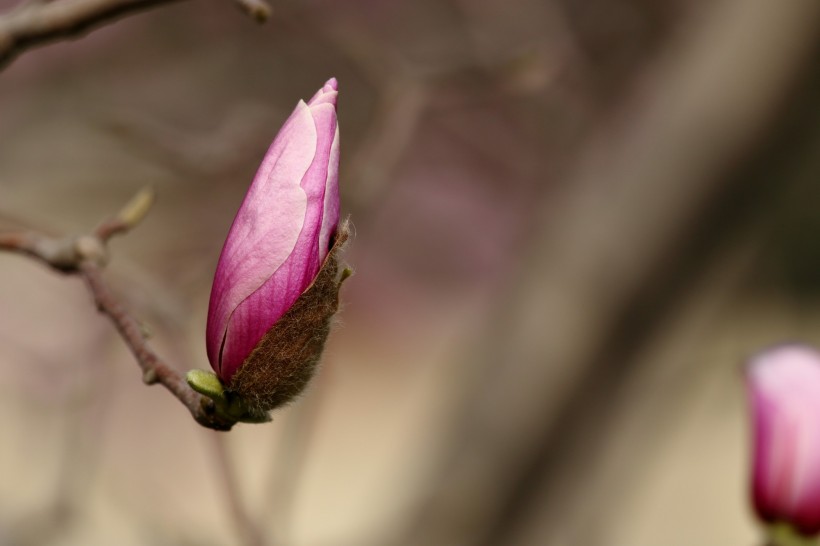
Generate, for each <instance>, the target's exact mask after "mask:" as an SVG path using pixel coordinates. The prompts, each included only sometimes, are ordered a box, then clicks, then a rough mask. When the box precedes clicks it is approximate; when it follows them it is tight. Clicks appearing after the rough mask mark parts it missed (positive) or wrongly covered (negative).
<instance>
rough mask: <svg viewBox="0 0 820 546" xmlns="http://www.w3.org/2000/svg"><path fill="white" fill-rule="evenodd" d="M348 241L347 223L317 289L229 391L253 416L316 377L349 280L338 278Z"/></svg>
mask: <svg viewBox="0 0 820 546" xmlns="http://www.w3.org/2000/svg"><path fill="white" fill-rule="evenodd" d="M349 237H350V228H349V226H348V222H347V221H345V222H343V223H342V224H341V225H340V226H339V230H338V232H337V234H336V239H335V241H334V243H333V247H332V248H331V249H330V252H329V253H328V255H327V258H325V262H324V264H322V268H321V269H320V270H319V274H318V275H317V276H316V279H315V280H314V281H313V284H311V285H310V286H309V287H308V288H307V289H306V290H305V291H304V292H303V293H302V295H301V296H299V298H298V299H297V300H296V302H295V303H294V304H293V305H292V306H291V308H290V309H288V311H287V312H286V313H285V314H284V315H282V318H280V319H279V320H278V321H277V322H276V324H274V325H273V327H272V328H271V329H270V330H268V332H267V333H266V334H265V336H264V337H263V338H262V339H261V340H260V341H259V343H258V344H257V345H256V347H255V348H254V349H253V351H251V354H249V355H248V357H247V358H246V359H245V362H243V364H242V366H240V367H239V370H237V372H236V373H234V375H233V377H232V378H231V381H230V383H229V384H226V385H225V390H226V391H227V393H228V394H236V395H238V396H239V398H240V399H241V400H242V402H243V404H244V405H245V406H246V407H247V408H248V409H249V410H250V411H251V412H252V413H254V414H257V415H262V414H265V413H266V412H267V411H269V410H272V409H274V408H277V407H279V406H281V405H283V404H285V403H287V402H288V401H290V400H291V399H292V398H293V397H294V396H296V395H297V394H299V393H300V392H302V390H304V388H305V386H306V385H307V383H308V381H309V380H310V378H311V377H312V376H313V373H314V371H315V370H316V364H317V363H318V362H319V358H320V357H321V356H322V351H323V350H324V347H325V341H326V340H327V336H328V334H329V333H330V321H331V318H332V317H333V315H334V314H335V313H336V311H337V310H338V309H339V288H340V287H341V285H342V282H343V281H344V279H345V278H346V275H345V274H341V275H340V273H339V258H338V254H339V251H340V249H341V248H342V247H343V246H344V243H345V241H347V239H348V238H349Z"/></svg>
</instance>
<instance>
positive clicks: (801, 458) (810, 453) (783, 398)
mask: <svg viewBox="0 0 820 546" xmlns="http://www.w3.org/2000/svg"><path fill="white" fill-rule="evenodd" d="M746 382H747V392H748V397H749V405H750V410H751V415H752V426H753V436H754V455H753V470H752V495H753V500H754V506H755V510H756V511H757V513H758V515H759V516H760V517H761V519H763V520H764V521H766V522H769V523H777V524H781V525H782V524H787V525H788V526H789V527H790V528H792V529H794V530H795V531H797V532H798V533H800V534H802V535H814V534H817V533H818V532H820V353H818V352H817V351H815V350H814V349H812V348H809V347H806V346H802V345H782V346H778V347H774V348H772V349H769V350H767V351H764V352H763V353H761V354H759V355H758V356H756V357H755V358H753V359H752V361H751V362H750V364H749V366H748V368H747V372H746Z"/></svg>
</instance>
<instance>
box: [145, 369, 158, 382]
mask: <svg viewBox="0 0 820 546" xmlns="http://www.w3.org/2000/svg"><path fill="white" fill-rule="evenodd" d="M157 381H159V376H158V375H157V370H155V369H154V368H148V369H147V370H145V372H143V374H142V382H143V383H145V384H146V385H153V384H154V383H156V382H157Z"/></svg>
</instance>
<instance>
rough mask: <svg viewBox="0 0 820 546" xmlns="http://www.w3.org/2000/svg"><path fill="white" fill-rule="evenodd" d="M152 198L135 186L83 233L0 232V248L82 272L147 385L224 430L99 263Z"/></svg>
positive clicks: (204, 423)
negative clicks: (127, 198) (155, 345)
mask: <svg viewBox="0 0 820 546" xmlns="http://www.w3.org/2000/svg"><path fill="white" fill-rule="evenodd" d="M152 201H153V193H152V192H150V191H149V190H143V191H141V192H140V193H138V194H137V195H136V196H135V197H134V199H132V200H131V202H129V204H128V205H126V206H125V207H124V208H123V209H122V210H121V211H120V212H119V213H118V214H117V215H116V216H114V217H112V218H111V219H109V220H106V221H105V222H103V223H102V224H100V226H99V227H97V228H96V229H95V230H94V231H93V232H92V233H90V234H87V235H81V236H75V237H64V238H53V237H49V236H46V235H42V234H39V233H34V232H26V231H19V232H6V233H2V232H0V250H7V251H11V252H18V253H20V254H23V255H26V256H29V257H32V258H35V259H37V260H39V261H41V262H43V263H45V264H46V265H49V266H50V267H52V268H53V269H56V270H57V271H60V272H61V273H66V274H75V275H79V276H80V277H82V278H83V280H84V281H85V284H86V286H87V287H88V290H89V292H91V295H92V296H93V297H94V302H95V303H96V305H97V309H99V311H100V312H101V313H103V314H105V315H107V316H108V318H109V319H110V320H111V322H112V323H113V324H114V327H115V328H116V329H117V331H118V332H119V334H120V336H121V337H122V338H123V340H124V341H125V344H126V345H128V348H129V349H130V350H131V353H133V355H134V357H135V358H136V360H137V363H138V364H139V367H140V369H141V370H142V377H143V381H145V383H146V384H148V385H152V384H154V383H159V384H161V385H162V386H163V387H165V388H166V389H168V391H170V392H171V394H173V395H174V396H175V397H176V398H177V399H179V401H180V402H182V403H183V404H184V405H185V407H187V408H188V411H190V412H191V415H192V416H193V418H194V419H195V420H196V421H197V422H198V423H199V424H200V425H202V426H204V427H207V428H211V429H214V430H230V428H231V427H232V426H233V424H234V422H233V421H229V420H226V419H225V418H223V417H220V416H219V415H217V414H216V413H215V411H214V406H213V401H211V400H210V399H208V398H205V397H203V396H202V395H200V394H199V393H197V392H196V391H194V390H193V389H191V388H190V387H189V386H188V384H187V382H186V380H185V377H184V376H183V375H182V374H181V373H180V372H179V371H177V370H176V369H175V368H173V367H171V366H170V365H168V364H167V363H166V362H165V361H163V360H162V359H161V358H160V357H159V356H158V355H157V354H156V353H155V352H154V351H153V349H151V347H150V346H149V345H148V343H147V342H146V339H145V335H144V334H143V331H142V328H141V327H140V325H139V323H138V322H137V320H136V319H135V318H134V317H132V316H131V315H130V314H129V313H128V311H127V309H126V308H125V305H123V304H122V302H120V300H119V299H117V297H116V296H115V295H114V293H113V292H112V291H111V289H110V288H109V287H108V285H107V283H106V282H105V280H104V279H103V276H102V267H103V266H104V264H105V262H106V260H107V252H106V248H105V244H106V243H107V242H108V240H109V239H110V238H111V237H112V236H114V235H116V234H121V233H125V232H127V231H128V230H130V229H131V228H133V227H134V226H135V225H136V224H137V223H139V221H140V220H141V219H142V218H143V216H144V215H145V213H147V211H148V208H149V207H150V205H151V202H152Z"/></svg>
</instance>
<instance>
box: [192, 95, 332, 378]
mask: <svg viewBox="0 0 820 546" xmlns="http://www.w3.org/2000/svg"><path fill="white" fill-rule="evenodd" d="M336 89H337V84H336V81H335V79H331V80H329V81H328V82H327V83H326V84H325V86H324V87H323V88H322V89H320V90H319V91H318V92H317V93H316V95H314V97H313V98H312V99H311V100H310V103H309V104H305V103H304V102H300V103H299V104H298V105H297V107H296V110H295V111H294V113H293V114H292V115H291V117H290V118H289V119H288V121H287V122H286V123H285V126H284V127H283V128H282V130H281V131H280V132H279V135H277V137H276V140H275V141H274V143H273V144H272V145H271V148H270V150H269V151H268V153H267V155H266V156H265V159H264V160H263V162H262V166H261V167H260V169H259V172H258V173H257V175H256V178H255V179H254V182H253V184H252V185H251V188H250V190H249V191H248V195H247V196H246V197H245V201H244V202H243V204H242V207H241V208H240V210H239V212H238V213H237V217H236V219H235V220H234V225H233V226H232V227H231V231H230V232H229V234H228V239H227V241H226V243H225V247H224V248H223V251H222V255H221V256H220V261H219V265H218V266H217V273H216V277H215V279H214V286H213V289H212V292H211V306H210V309H209V315H208V328H207V336H206V337H207V346H208V357H209V360H210V361H211V365H212V366H213V367H214V369H215V370H216V372H217V374H218V375H219V376H220V378H221V379H222V380H223V381H226V382H227V381H230V378H231V377H232V376H233V374H234V373H235V372H236V370H237V369H238V368H239V367H240V366H241V365H242V362H243V361H244V360H245V358H246V357H247V355H248V354H249V353H250V352H251V351H252V350H253V348H254V347H255V346H256V344H257V343H258V342H259V340H260V339H261V338H262V337H263V336H264V335H265V333H266V332H267V331H268V330H269V329H270V328H271V327H272V326H273V325H274V324H275V323H276V321H277V320H278V319H279V318H280V317H281V316H282V315H283V314H284V313H285V312H286V311H287V309H288V308H290V306H291V305H293V303H294V301H296V299H297V298H298V297H299V296H300V295H301V294H302V292H304V290H305V289H306V288H307V287H308V286H310V284H311V283H312V282H313V279H314V278H315V277H316V274H317V273H318V271H319V268H320V267H321V264H322V262H323V261H324V259H325V257H326V256H327V253H328V250H329V248H328V247H329V243H330V238H331V237H332V235H333V233H334V232H335V230H336V226H337V225H338V220H339V191H338V165H339V153H338V127H337V123H336V110H335V105H336V98H337V95H338V93H337V90H336Z"/></svg>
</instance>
